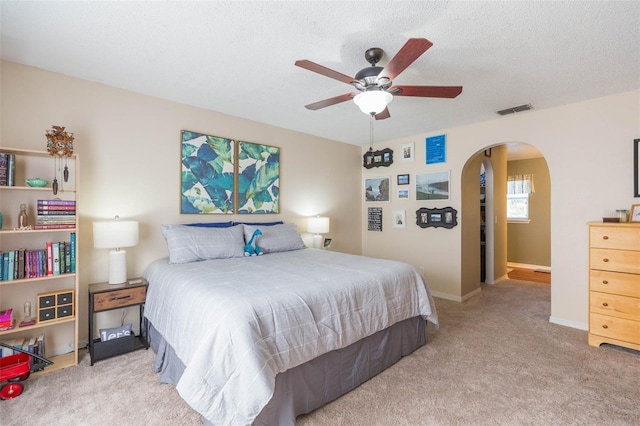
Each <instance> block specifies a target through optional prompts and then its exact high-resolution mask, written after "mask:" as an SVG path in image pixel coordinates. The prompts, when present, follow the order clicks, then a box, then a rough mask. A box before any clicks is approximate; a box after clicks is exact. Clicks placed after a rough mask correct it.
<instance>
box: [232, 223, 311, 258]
mask: <svg viewBox="0 0 640 426" xmlns="http://www.w3.org/2000/svg"><path fill="white" fill-rule="evenodd" d="M256 229H259V230H260V231H262V235H260V236H259V237H258V238H257V240H256V243H257V244H258V246H259V247H260V248H261V249H262V250H263V251H264V252H265V253H276V252H280V251H291V250H300V249H303V248H306V246H305V245H304V242H303V241H302V237H300V234H299V233H298V227H297V226H296V224H295V223H285V224H282V225H271V226H251V225H244V239H245V241H247V242H248V241H249V240H250V239H251V236H252V235H253V232H254V231H255V230H256Z"/></svg>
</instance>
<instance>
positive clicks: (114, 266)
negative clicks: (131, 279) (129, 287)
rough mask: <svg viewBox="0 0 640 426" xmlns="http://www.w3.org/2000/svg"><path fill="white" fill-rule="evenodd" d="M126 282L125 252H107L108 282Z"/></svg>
mask: <svg viewBox="0 0 640 426" xmlns="http://www.w3.org/2000/svg"><path fill="white" fill-rule="evenodd" d="M125 282H127V252H126V251H125V250H112V251H110V252H109V284H123V283H125Z"/></svg>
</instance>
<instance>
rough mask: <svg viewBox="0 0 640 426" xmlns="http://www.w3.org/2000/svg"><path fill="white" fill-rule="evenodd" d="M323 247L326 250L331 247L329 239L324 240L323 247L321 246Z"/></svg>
mask: <svg viewBox="0 0 640 426" xmlns="http://www.w3.org/2000/svg"><path fill="white" fill-rule="evenodd" d="M323 247H324V248H325V249H328V248H329V247H331V238H325V239H324V245H323Z"/></svg>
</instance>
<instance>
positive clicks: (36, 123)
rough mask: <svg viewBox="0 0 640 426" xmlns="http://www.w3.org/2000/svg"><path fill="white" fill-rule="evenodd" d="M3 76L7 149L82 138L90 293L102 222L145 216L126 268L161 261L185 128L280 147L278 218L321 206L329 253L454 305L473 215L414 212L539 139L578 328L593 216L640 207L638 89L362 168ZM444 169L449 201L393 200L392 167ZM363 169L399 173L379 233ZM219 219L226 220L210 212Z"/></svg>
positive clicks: (566, 292)
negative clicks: (435, 158)
mask: <svg viewBox="0 0 640 426" xmlns="http://www.w3.org/2000/svg"><path fill="white" fill-rule="evenodd" d="M1 71H2V74H1V80H0V82H1V94H2V97H1V99H2V105H1V107H0V108H1V109H0V112H1V119H2V120H1V123H0V125H1V129H0V144H1V145H2V146H8V147H17V148H29V149H44V142H45V138H44V132H45V131H46V130H47V129H49V128H50V127H51V125H53V124H60V125H65V126H67V128H68V129H69V130H70V131H73V132H75V133H76V151H77V152H78V153H79V154H80V157H81V160H82V167H81V170H82V176H81V179H80V181H81V182H80V191H81V195H80V203H79V212H80V246H81V250H82V263H81V265H80V267H81V271H82V272H81V281H82V283H83V286H84V287H83V289H84V290H86V284H87V283H90V282H95V281H102V280H105V279H106V278H107V264H106V257H107V253H106V251H104V250H94V249H93V248H92V242H91V222H92V221H93V220H94V219H103V218H109V217H112V216H113V215H115V214H119V215H120V216H121V217H123V218H135V219H138V220H140V222H141V243H140V244H139V245H138V246H137V247H135V248H133V249H130V250H129V251H128V252H129V256H128V259H129V272H130V274H132V275H139V274H140V273H141V272H142V271H143V269H144V267H145V265H146V264H147V263H148V262H149V261H150V260H152V259H155V258H157V257H160V256H164V255H166V246H165V244H164V241H163V239H162V237H161V235H160V233H159V225H160V224H161V223H175V222H188V221H191V220H193V219H194V218H193V217H191V216H184V215H180V214H179V204H178V201H179V170H180V169H179V137H180V130H181V129H188V130H194V131H199V132H203V133H211V134H214V135H218V136H225V137H233V138H237V139H243V140H247V141H251V142H259V143H265V144H270V145H275V146H279V147H281V148H282V176H281V178H282V207H283V212H282V213H281V214H279V215H277V217H278V218H279V219H282V220H285V221H288V222H295V223H298V225H299V226H300V227H301V228H303V227H304V217H306V216H310V215H313V214H316V213H320V214H326V215H328V216H330V217H331V219H332V222H331V234H330V235H328V236H330V237H332V238H334V243H333V245H332V248H333V249H335V250H339V251H345V252H350V253H359V252H360V251H361V252H362V254H365V255H371V256H378V257H385V258H389V259H399V260H404V261H407V262H409V263H411V264H413V265H414V266H416V267H424V268H425V276H426V278H427V280H428V282H429V284H430V286H431V288H432V289H433V290H434V293H436V294H438V295H442V296H444V297H449V298H454V299H455V298H462V297H464V296H465V295H466V294H468V293H467V292H468V291H473V290H472V289H473V287H474V286H473V284H472V283H471V284H469V283H468V284H465V285H464V286H463V285H462V282H463V274H462V271H463V270H464V268H465V267H466V265H465V264H463V255H462V252H463V249H462V247H463V244H462V235H463V233H462V228H463V227H464V226H465V223H464V221H462V220H460V224H459V226H457V227H455V228H454V229H452V230H446V229H441V228H440V229H421V228H418V227H417V226H416V225H415V211H416V210H417V209H418V208H419V207H422V206H432V207H445V206H452V207H453V208H455V209H456V210H458V214H459V217H460V218H462V217H463V216H462V215H461V213H460V212H461V206H462V198H463V195H462V194H463V186H462V170H463V169H464V167H465V165H466V164H467V161H468V160H469V159H471V158H472V157H473V156H474V155H476V154H477V153H479V152H482V151H483V150H484V149H485V148H486V147H489V146H494V145H498V144H502V143H506V142H521V143H529V144H531V145H533V146H534V147H536V148H538V149H539V150H540V151H541V152H542V154H543V155H544V157H545V159H546V160H547V164H548V166H549V172H550V176H551V184H552V194H551V231H552V236H551V264H552V268H553V283H552V290H551V292H552V304H551V320H552V321H553V322H557V323H561V324H565V325H569V326H574V327H578V328H586V324H587V231H586V223H587V222H589V221H594V220H596V221H597V220H600V219H601V217H602V215H603V213H604V212H605V211H608V210H612V209H617V208H623V207H628V206H630V205H631V204H632V203H634V201H635V202H636V203H637V199H634V198H633V197H632V194H633V186H632V185H633V179H632V172H633V164H632V162H631V153H632V141H633V139H634V138H637V137H638V135H639V134H640V118H639V117H640V91H638V90H636V91H632V92H627V93H621V94H617V95H612V96H608V97H603V98H599V99H593V100H589V101H585V102H580V103H575V104H571V105H567V106H563V107H558V108H551V109H546V110H533V111H529V112H524V113H520V114H515V115H512V116H506V117H500V118H496V119H495V120H491V121H486V122H482V123H476V124H472V125H468V126H461V127H457V128H452V129H443V130H442V131H440V132H433V133H429V134H427V133H425V134H420V135H415V136H412V137H407V138H402V139H396V140H393V141H390V142H389V143H384V144H379V145H378V144H376V148H378V149H379V148H382V147H386V146H389V147H391V148H393V149H394V150H396V153H399V148H400V146H401V145H402V144H404V143H408V142H414V143H415V148H416V150H415V154H416V159H415V161H414V162H411V163H404V162H402V161H400V160H399V159H398V158H396V162H395V163H394V164H393V165H392V166H391V167H388V168H384V167H383V168H378V169H371V170H365V169H363V168H362V166H361V164H362V163H361V162H362V157H361V155H362V154H363V153H364V151H365V150H366V147H362V149H360V148H359V147H353V146H351V145H347V144H342V143H338V142H335V141H329V140H325V139H321V138H317V137H312V136H309V135H304V134H301V133H296V132H292V131H288V130H284V129H279V128H275V127H270V126H265V125H262V124H258V123H255V122H251V121H247V120H242V119H239V118H235V117H230V116H227V115H224V114H220V113H216V112H211V111H205V110H202V109H197V108H192V107H188V106H185V105H181V104H177V103H173V102H168V101H164V100H161V99H157V98H152V97H148V96H142V95H138V94H135V93H131V92H127V91H123V90H118V89H113V88H109V87H106V86H103V85H100V84H96V83H90V82H87V81H82V80H78V79H73V78H69V77H65V76H61V75H57V74H54V73H49V72H45V71H41V70H37V69H34V68H30V67H24V66H21V65H17V64H13V63H7V62H3V63H2V70H1ZM433 102H436V101H433ZM438 102H440V101H438ZM392 119H393V118H392ZM443 133H444V134H446V135H447V163H445V164H442V165H430V166H426V165H425V164H424V158H425V151H424V139H425V137H427V136H432V135H437V134H443ZM383 145H384V146H383ZM492 158H493V156H492ZM436 170H450V171H451V200H450V201H444V202H442V201H441V202H431V203H418V202H416V201H412V200H397V199H396V198H395V194H396V189H397V185H396V184H395V182H396V180H395V179H396V175H397V174H399V173H410V174H411V182H412V183H414V182H415V174H416V173H424V172H427V171H436ZM365 176H390V177H391V198H392V200H391V201H390V202H388V203H383V204H381V205H382V206H383V208H384V220H385V226H384V231H383V232H381V233H379V232H371V231H366V213H367V209H366V207H368V206H369V205H373V204H371V203H364V201H363V199H364V194H363V186H364V185H363V182H362V178H363V177H365ZM43 177H46V176H43ZM410 186H411V196H412V197H415V191H414V188H413V186H412V185H410ZM577 188H578V189H580V190H578V189H577ZM358 200H360V201H358ZM392 210H405V211H406V215H407V223H408V225H407V228H406V229H393V228H392V227H391V212H392ZM495 214H496V215H497V216H499V217H498V220H499V221H503V220H504V217H503V215H504V210H503V211H499V210H497V211H496V212H495ZM271 217H272V216H271ZM218 218H219V219H220V220H223V219H225V218H227V217H223V216H217V217H215V218H214V219H218ZM198 219H200V218H198ZM505 223H506V222H505ZM473 226H477V225H473ZM505 238H506V231H505ZM505 241H506V240H505ZM505 244H506V243H505ZM361 247H362V250H361ZM505 256H506V254H505ZM476 266H477V265H476ZM495 272H496V275H498V274H499V273H500V271H498V270H497V271H495ZM463 289H464V291H463ZM79 300H80V302H82V300H84V296H83V295H80V299H79ZM80 308H81V312H80V315H81V318H84V317H85V316H86V314H85V313H86V306H83V304H82V303H81V305H80ZM82 311H84V313H83V312H82ZM83 328H84V324H82V323H81V329H83Z"/></svg>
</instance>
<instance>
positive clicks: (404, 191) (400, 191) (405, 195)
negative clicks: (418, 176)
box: [398, 189, 409, 200]
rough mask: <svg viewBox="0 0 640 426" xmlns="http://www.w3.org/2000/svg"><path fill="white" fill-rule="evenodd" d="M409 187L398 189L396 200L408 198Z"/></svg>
mask: <svg viewBox="0 0 640 426" xmlns="http://www.w3.org/2000/svg"><path fill="white" fill-rule="evenodd" d="M408 199H409V189H398V200H408Z"/></svg>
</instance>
